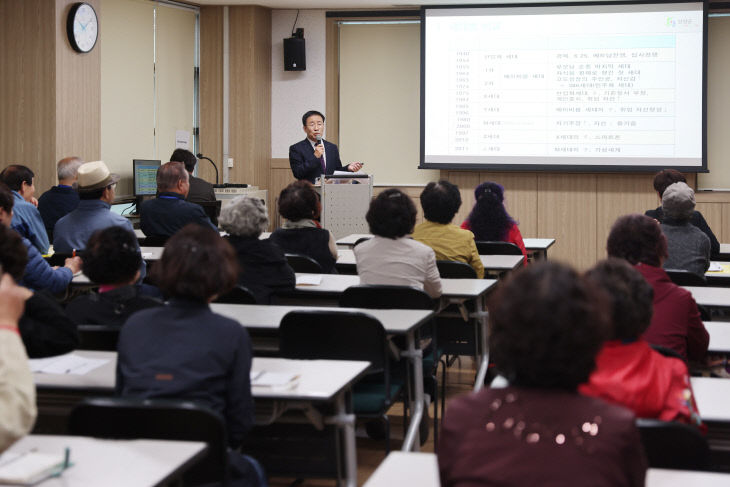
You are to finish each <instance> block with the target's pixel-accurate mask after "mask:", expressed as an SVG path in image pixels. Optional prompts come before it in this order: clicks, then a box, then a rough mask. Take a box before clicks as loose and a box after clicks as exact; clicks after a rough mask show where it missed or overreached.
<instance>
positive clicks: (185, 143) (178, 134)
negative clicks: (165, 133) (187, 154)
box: [175, 130, 190, 150]
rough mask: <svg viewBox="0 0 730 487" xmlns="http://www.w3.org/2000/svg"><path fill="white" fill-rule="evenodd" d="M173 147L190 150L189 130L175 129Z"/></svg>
mask: <svg viewBox="0 0 730 487" xmlns="http://www.w3.org/2000/svg"><path fill="white" fill-rule="evenodd" d="M175 148H176V149H188V150H190V132H188V131H187V130H176V131H175Z"/></svg>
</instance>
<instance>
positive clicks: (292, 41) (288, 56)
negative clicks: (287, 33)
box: [284, 37, 307, 71]
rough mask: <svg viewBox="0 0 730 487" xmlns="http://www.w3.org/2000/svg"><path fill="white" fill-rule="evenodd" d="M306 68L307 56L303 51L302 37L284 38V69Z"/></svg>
mask: <svg viewBox="0 0 730 487" xmlns="http://www.w3.org/2000/svg"><path fill="white" fill-rule="evenodd" d="M306 69H307V56H306V54H305V52H304V39H303V38H299V37H289V38H287V39H284V71H304V70H306Z"/></svg>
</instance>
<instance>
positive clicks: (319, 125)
mask: <svg viewBox="0 0 730 487" xmlns="http://www.w3.org/2000/svg"><path fill="white" fill-rule="evenodd" d="M307 127H309V128H310V129H313V128H317V127H324V122H309V123H308V124H307Z"/></svg>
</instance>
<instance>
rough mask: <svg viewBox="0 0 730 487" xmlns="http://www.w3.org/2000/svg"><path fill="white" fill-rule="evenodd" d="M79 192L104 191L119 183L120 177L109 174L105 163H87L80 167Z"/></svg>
mask: <svg viewBox="0 0 730 487" xmlns="http://www.w3.org/2000/svg"><path fill="white" fill-rule="evenodd" d="M78 176H79V179H78V185H79V191H94V190H97V189H103V188H106V187H107V186H109V185H110V184H114V183H116V182H117V181H119V175H118V174H113V173H111V172H109V168H108V167H106V164H104V161H93V162H86V163H84V164H81V166H79V172H78Z"/></svg>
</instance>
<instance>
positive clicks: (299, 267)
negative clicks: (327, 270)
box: [284, 254, 322, 274]
mask: <svg viewBox="0 0 730 487" xmlns="http://www.w3.org/2000/svg"><path fill="white" fill-rule="evenodd" d="M284 255H286V261H287V262H288V263H289V266H290V267H291V268H292V269H294V272H306V273H310V274H321V273H322V266H321V265H319V262H317V261H316V260H314V259H313V258H311V257H309V256H308V255H303V254H284Z"/></svg>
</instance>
